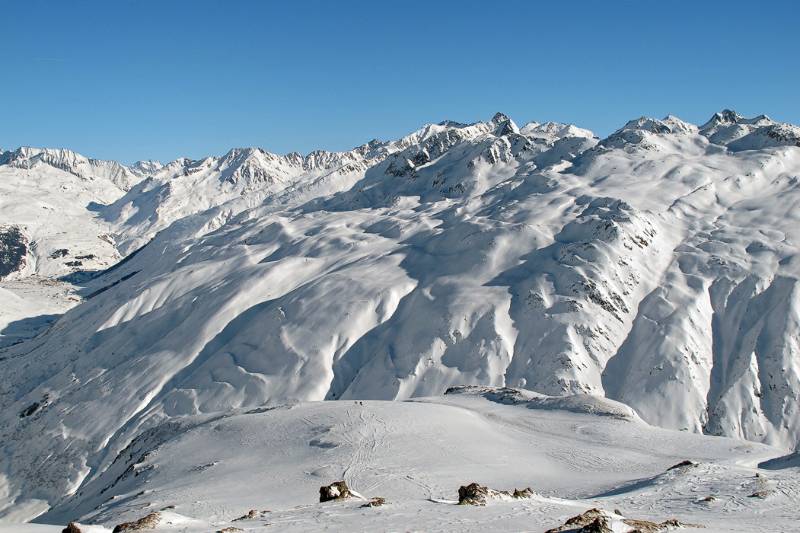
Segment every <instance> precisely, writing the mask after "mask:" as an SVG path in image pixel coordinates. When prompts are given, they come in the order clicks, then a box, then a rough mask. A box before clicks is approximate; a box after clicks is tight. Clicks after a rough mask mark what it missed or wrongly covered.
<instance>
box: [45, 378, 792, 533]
mask: <svg viewBox="0 0 800 533" xmlns="http://www.w3.org/2000/svg"><path fill="white" fill-rule="evenodd" d="M776 452H778V450H776V449H774V448H769V447H767V446H764V445H759V444H754V443H745V442H741V441H737V440H734V439H727V438H715V437H706V436H700V435H694V434H689V433H684V432H675V431H669V430H662V429H657V428H653V427H650V426H647V425H646V424H644V423H643V422H642V421H641V420H639V419H638V418H637V417H635V415H632V414H631V412H630V409H629V408H627V407H625V406H623V405H621V404H618V403H616V402H613V401H609V400H604V399H602V398H597V397H590V396H572V397H566V398H561V399H559V398H544V397H542V396H541V395H536V394H532V393H528V392H526V391H517V390H497V389H489V390H486V389H483V390H480V389H478V390H472V389H467V390H460V391H454V392H453V393H451V394H448V395H446V396H443V397H430V398H421V399H419V400H417V401H413V402H381V401H364V402H353V401H336V402H317V403H302V404H290V405H283V406H277V407H275V408H271V409H255V410H251V411H246V412H243V411H238V412H229V413H227V414H225V415H216V416H205V417H190V418H187V419H182V420H180V421H172V422H168V423H166V424H165V425H163V426H159V427H157V428H154V429H153V430H151V431H149V432H147V433H145V434H142V435H141V436H140V437H139V438H138V439H137V440H136V441H134V442H133V443H132V444H131V446H130V447H129V448H127V449H126V450H124V451H123V453H121V454H120V455H119V456H118V457H117V459H116V461H115V463H114V464H112V466H111V467H110V468H109V469H108V470H107V472H106V473H105V475H104V476H101V477H99V478H97V479H96V480H95V481H94V482H92V483H89V484H86V485H85V486H84V487H82V489H81V491H80V492H79V493H78V494H76V496H75V497H73V498H71V499H69V500H67V501H66V502H64V503H63V504H61V505H60V506H58V507H57V508H56V509H53V510H52V511H50V512H48V513H47V514H45V515H43V516H41V517H39V518H38V519H37V521H38V522H42V523H51V524H65V523H66V522H67V521H68V520H71V519H76V518H80V521H81V522H82V523H91V524H99V525H104V526H106V527H108V528H109V529H110V528H113V526H114V525H115V524H117V523H120V522H121V521H129V520H135V519H137V518H140V517H142V516H144V515H146V514H148V513H150V512H153V511H159V510H161V509H165V508H167V507H168V506H175V507H174V508H171V509H169V510H168V511H167V512H168V513H174V514H173V515H170V516H172V517H174V516H176V515H177V516H182V517H187V518H188V519H191V520H194V521H196V522H194V524H195V525H194V526H191V525H187V526H186V527H185V529H183V530H184V531H215V530H219V529H221V528H223V527H231V526H233V527H239V528H243V529H244V530H261V529H262V528H263V526H264V525H266V524H269V527H270V528H272V529H278V530H280V531H319V530H331V531H345V530H346V531H379V530H387V529H389V530H398V529H401V528H402V530H411V531H486V530H489V529H491V530H495V531H538V532H542V531H545V530H546V529H549V528H552V527H556V526H558V525H560V524H561V523H563V522H564V521H565V519H566V518H568V517H570V516H573V515H576V514H579V513H582V512H583V511H585V510H587V509H589V508H593V507H599V508H602V509H606V510H608V511H609V512H613V510H615V509H616V510H620V512H621V513H622V514H623V515H625V516H628V517H634V518H640V519H649V520H653V521H657V522H661V521H663V520H666V519H669V518H677V519H678V520H680V521H681V522H683V523H693V524H700V525H703V526H705V528H704V529H702V531H748V532H749V531H781V530H785V531H789V530H790V529H791V528H792V527H794V525H795V524H796V520H797V519H798V518H799V517H800V515H799V514H798V511H797V508H796V505H795V504H794V502H795V501H796V498H797V495H798V494H797V486H798V485H797V481H798V471H797V470H796V469H794V470H789V471H763V470H758V469H757V468H756V467H755V463H756V462H758V461H759V460H760V459H761V458H763V457H769V456H771V455H774V454H775V453H776ZM687 459H690V460H692V461H693V462H694V464H693V465H689V466H684V467H678V468H672V469H671V468H670V467H672V466H674V465H676V464H677V463H680V462H682V461H684V460H687ZM756 474H758V475H759V477H758V478H756V477H755V476H756ZM339 479H344V480H345V481H346V482H347V483H348V486H349V487H351V488H352V489H353V490H355V491H357V492H358V493H359V494H361V495H363V496H364V497H366V498H370V497H374V496H380V497H383V498H385V499H386V502H387V503H386V504H385V505H384V506H382V507H377V508H362V507H361V506H362V505H363V503H364V500H360V499H355V500H350V501H345V502H329V503H325V504H320V503H317V501H318V489H319V487H320V486H321V485H326V484H328V483H331V482H332V481H335V480H339ZM472 481H477V482H479V483H481V484H484V485H487V486H489V487H491V488H496V489H513V488H515V487H516V488H524V487H528V486H530V487H531V488H533V490H534V492H535V495H534V496H533V497H532V498H530V499H523V500H511V501H493V502H490V503H489V504H488V505H487V506H486V507H478V508H472V507H469V506H458V505H452V503H450V502H453V500H455V499H457V489H458V487H459V486H461V485H466V484H468V483H469V482H472ZM757 490H765V491H768V494H765V499H761V498H753V497H749V496H750V495H751V494H752V493H753V492H755V491H757ZM709 496H710V497H713V498H714V500H713V501H704V499H705V498H707V497H709ZM250 509H256V510H258V511H262V510H266V511H268V512H265V513H258V514H257V516H256V517H255V518H253V519H246V520H238V521H234V520H235V519H236V518H238V517H241V516H243V515H246V514H247V513H248V510H250ZM171 519H173V520H174V518H171ZM165 520H166V518H165ZM165 528H166V525H165ZM698 531H700V530H698Z"/></svg>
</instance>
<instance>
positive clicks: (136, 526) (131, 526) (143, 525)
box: [113, 512, 161, 533]
mask: <svg viewBox="0 0 800 533" xmlns="http://www.w3.org/2000/svg"><path fill="white" fill-rule="evenodd" d="M160 521H161V513H158V512H155V513H150V514H149V515H147V516H145V517H143V518H140V519H139V520H136V521H134V522H123V523H122V524H118V525H117V526H116V527H115V528H114V532H113V533H123V532H124V531H140V530H142V529H154V528H155V527H156V526H157V525H158V523H159V522H160Z"/></svg>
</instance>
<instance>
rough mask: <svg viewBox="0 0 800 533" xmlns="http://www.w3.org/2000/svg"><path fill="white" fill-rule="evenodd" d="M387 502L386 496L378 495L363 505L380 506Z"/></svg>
mask: <svg viewBox="0 0 800 533" xmlns="http://www.w3.org/2000/svg"><path fill="white" fill-rule="evenodd" d="M385 503H386V500H385V499H384V498H381V497H379V496H376V497H375V498H370V500H369V501H368V502H367V503H365V504H364V505H362V506H361V507H380V506H381V505H383V504H385Z"/></svg>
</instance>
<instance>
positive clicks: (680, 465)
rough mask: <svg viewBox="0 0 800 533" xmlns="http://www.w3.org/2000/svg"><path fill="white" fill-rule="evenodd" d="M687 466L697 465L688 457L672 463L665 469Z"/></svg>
mask: <svg viewBox="0 0 800 533" xmlns="http://www.w3.org/2000/svg"><path fill="white" fill-rule="evenodd" d="M689 466H697V463H695V462H694V461H690V460H689V459H686V460H685V461H681V462H680V463H678V464H675V465H672V466H671V467H669V468H667V471H670V470H675V469H677V468H686V467H689Z"/></svg>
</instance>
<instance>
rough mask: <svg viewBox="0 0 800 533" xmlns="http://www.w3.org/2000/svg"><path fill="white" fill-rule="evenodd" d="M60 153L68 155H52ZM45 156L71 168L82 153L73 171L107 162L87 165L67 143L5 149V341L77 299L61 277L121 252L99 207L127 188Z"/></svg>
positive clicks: (0, 206)
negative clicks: (45, 147)
mask: <svg viewBox="0 0 800 533" xmlns="http://www.w3.org/2000/svg"><path fill="white" fill-rule="evenodd" d="M22 154H28V155H29V156H30V157H28V158H23V157H22ZM32 154H36V155H32ZM58 154H60V156H63V158H60V159H58V158H57V159H52V158H56V156H57V155H58ZM45 156H47V157H45ZM43 158H44V159H47V160H48V161H52V162H53V164H56V163H57V162H58V161H61V162H62V163H65V164H64V167H65V168H67V167H68V165H67V164H66V163H68V162H72V163H74V162H76V161H77V162H78V163H79V164H77V166H75V168H74V169H73V170H75V172H79V171H80V172H83V171H86V172H89V171H98V169H100V170H102V168H105V167H102V165H101V167H98V168H95V167H92V166H91V165H88V166H87V165H82V164H80V162H81V161H83V162H84V163H85V162H86V161H89V160H87V159H86V158H83V157H82V156H77V155H75V154H72V153H71V152H68V151H36V150H33V149H20V150H17V151H16V152H6V153H5V154H4V155H3V156H0V159H2V160H3V161H5V162H6V163H5V164H0V241H2V242H1V243H0V293H1V294H2V305H0V345H3V344H6V343H7V342H17V341H18V340H19V339H20V338H21V336H20V335H21V333H22V332H29V333H35V332H36V328H33V326H34V325H35V324H46V323H47V322H48V320H45V319H44V318H45V315H51V314H53V313H55V312H63V311H64V310H66V309H67V308H69V307H71V306H72V305H74V304H75V303H76V301H77V300H78V298H76V297H75V296H74V294H73V291H72V290H71V289H70V288H69V286H68V284H66V283H64V282H61V281H59V280H58V278H61V277H64V276H69V275H71V274H73V273H75V272H78V271H99V270H102V269H105V268H108V267H110V266H111V265H113V264H114V263H116V262H117V261H118V260H119V259H120V255H119V253H118V252H117V250H116V248H115V246H114V242H113V239H112V238H111V236H110V233H111V227H110V226H109V225H108V224H107V223H105V222H104V221H103V220H101V219H100V218H99V217H98V216H97V213H96V211H95V210H96V209H97V208H98V207H99V206H101V205H102V204H105V203H109V202H112V201H114V200H115V199H116V198H118V197H120V196H121V195H122V194H123V193H124V191H122V190H121V189H120V188H119V187H117V185H115V183H114V182H112V181H111V180H110V179H108V178H106V177H103V176H102V173H100V172H99V171H98V174H96V175H93V176H92V175H88V174H84V175H80V174H79V173H75V172H71V171H68V170H63V169H61V168H56V167H55V166H53V165H51V164H50V163H46V162H44V159H43ZM108 168H112V165H110V164H109V165H108ZM87 176H88V177H87ZM51 318H52V317H51Z"/></svg>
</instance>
